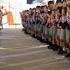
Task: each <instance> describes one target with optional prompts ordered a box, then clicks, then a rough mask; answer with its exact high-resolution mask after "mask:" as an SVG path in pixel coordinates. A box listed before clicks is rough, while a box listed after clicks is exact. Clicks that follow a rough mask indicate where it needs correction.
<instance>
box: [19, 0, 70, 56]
mask: <svg viewBox="0 0 70 70" xmlns="http://www.w3.org/2000/svg"><path fill="white" fill-rule="evenodd" d="M20 15H21V19H22V25H23V27H24V30H25V31H26V32H27V33H29V34H30V35H32V36H35V37H37V38H40V39H42V40H44V41H47V42H49V44H50V45H52V46H49V47H48V48H52V49H53V50H58V54H64V53H67V54H68V55H66V56H70V51H69V49H70V1H69V0H64V1H63V2H57V3H54V2H53V1H49V2H48V5H44V6H37V7H36V8H32V9H31V8H30V9H29V10H25V11H22V12H21V13H20Z"/></svg>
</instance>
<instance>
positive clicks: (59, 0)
mask: <svg viewBox="0 0 70 70" xmlns="http://www.w3.org/2000/svg"><path fill="white" fill-rule="evenodd" d="M63 1H64V0H57V1H56V2H57V3H58V2H63Z"/></svg>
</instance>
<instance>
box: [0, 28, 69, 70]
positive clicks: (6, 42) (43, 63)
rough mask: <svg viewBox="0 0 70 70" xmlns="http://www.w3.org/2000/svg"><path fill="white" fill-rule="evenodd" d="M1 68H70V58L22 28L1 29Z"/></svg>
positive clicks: (4, 69)
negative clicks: (59, 53)
mask: <svg viewBox="0 0 70 70" xmlns="http://www.w3.org/2000/svg"><path fill="white" fill-rule="evenodd" d="M0 70H70V59H69V58H65V57H64V56H62V55H57V52H54V51H52V50H49V49H47V45H46V44H44V43H41V42H40V41H38V40H37V39H34V38H32V37H30V36H29V35H27V34H25V33H24V32H23V31H22V30H21V29H4V30H2V31H0Z"/></svg>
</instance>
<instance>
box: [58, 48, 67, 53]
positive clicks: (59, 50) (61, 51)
mask: <svg viewBox="0 0 70 70" xmlns="http://www.w3.org/2000/svg"><path fill="white" fill-rule="evenodd" d="M66 53H67V52H66V51H63V49H62V48H59V49H58V53H57V54H66Z"/></svg>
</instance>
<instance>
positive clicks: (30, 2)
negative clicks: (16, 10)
mask: <svg viewBox="0 0 70 70" xmlns="http://www.w3.org/2000/svg"><path fill="white" fill-rule="evenodd" d="M33 1H35V0H27V4H32V3H33Z"/></svg>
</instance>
